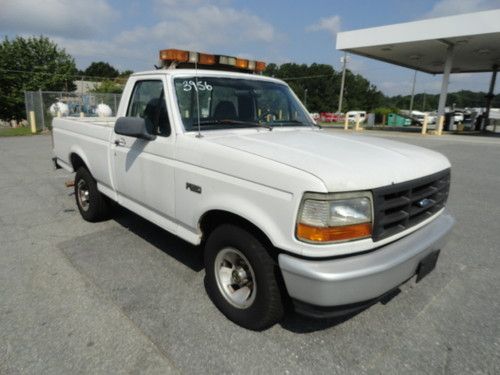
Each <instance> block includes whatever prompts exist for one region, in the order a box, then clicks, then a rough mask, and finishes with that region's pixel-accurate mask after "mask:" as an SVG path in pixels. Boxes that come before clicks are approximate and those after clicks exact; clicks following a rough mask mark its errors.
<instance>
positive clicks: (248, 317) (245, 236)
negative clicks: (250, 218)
mask: <svg viewBox="0 0 500 375" xmlns="http://www.w3.org/2000/svg"><path fill="white" fill-rule="evenodd" d="M204 255H205V272H206V277H205V286H206V289H207V293H208V295H209V297H210V298H211V300H212V302H213V303H214V304H215V306H216V307H217V308H218V309H219V310H220V311H221V312H222V313H223V314H224V315H225V316H226V317H227V318H228V319H230V320H232V321H233V322H235V323H236V324H238V325H240V326H242V327H245V328H248V329H251V330H255V331H260V330H263V329H265V328H268V327H270V326H272V325H274V324H275V323H277V322H278V321H280V320H281V318H282V317H283V314H284V307H283V300H282V290H281V288H280V286H279V283H278V280H277V277H276V273H277V267H276V263H275V261H274V260H273V259H272V258H271V256H270V255H269V253H268V251H267V249H266V247H265V246H264V244H263V243H262V242H261V241H259V239H257V237H255V236H254V235H253V234H252V233H251V232H249V231H247V230H246V229H243V228H241V227H238V226H236V225H232V224H223V225H221V226H219V227H217V228H216V229H215V230H214V231H213V232H212V233H211V234H210V235H209V237H208V239H207V241H206V244H205V254H204ZM228 259H229V260H228ZM233 262H234V263H235V264H236V265H237V266H236V267H235V264H232V263H233ZM247 263H248V264H247ZM221 265H224V266H223V267H221ZM231 266H232V267H231ZM245 266H249V267H245ZM222 269H223V270H222ZM242 269H243V271H242ZM228 270H229V271H228ZM234 272H236V275H235V274H234ZM228 275H231V277H227V276H228ZM235 277H236V279H235ZM235 280H237V281H240V282H241V284H237V283H236V281H235ZM242 280H243V281H242ZM245 280H246V281H245ZM224 281H225V282H224ZM228 284H230V285H231V286H229V287H225V286H224V285H228ZM233 286H234V288H233ZM247 288H248V289H249V290H251V292H248V290H246V289H247ZM240 290H241V292H244V294H241V295H247V296H248V297H247V298H246V299H244V298H236V296H237V295H239V294H240V293H236V294H235V292H236V291H240Z"/></svg>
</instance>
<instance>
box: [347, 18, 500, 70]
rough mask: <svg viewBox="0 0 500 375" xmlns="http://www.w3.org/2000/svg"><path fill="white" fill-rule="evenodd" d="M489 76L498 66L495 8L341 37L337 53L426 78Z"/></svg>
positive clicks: (499, 29)
mask: <svg viewBox="0 0 500 375" xmlns="http://www.w3.org/2000/svg"><path fill="white" fill-rule="evenodd" d="M450 46H454V51H453V65H452V67H451V73H465V72H491V71H493V70H494V68H493V66H495V65H500V9H497V10H491V11H484V12H477V13H469V14H462V15H457V16H449V17H440V18H432V19H426V20H421V21H414V22H407V23H400V24H394V25H388V26H381V27H373V28H368V29H361V30H354V31H346V32H341V33H339V34H338V35H337V49H339V50H343V51H346V52H351V53H354V54H357V55H362V56H365V57H369V58H372V59H376V60H381V61H385V62H388V63H392V64H395V65H400V66H404V67H407V68H410V69H415V70H419V71H422V72H426V73H431V74H440V73H443V72H444V66H445V62H446V55H447V50H448V48H449V47H450Z"/></svg>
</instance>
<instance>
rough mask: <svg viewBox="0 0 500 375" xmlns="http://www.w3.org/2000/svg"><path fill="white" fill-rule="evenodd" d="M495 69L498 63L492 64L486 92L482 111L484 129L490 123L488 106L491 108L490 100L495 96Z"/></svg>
mask: <svg viewBox="0 0 500 375" xmlns="http://www.w3.org/2000/svg"><path fill="white" fill-rule="evenodd" d="M497 70H498V65H493V73H492V74H491V81H490V90H489V91H488V94H487V95H486V110H485V111H484V129H483V130H486V127H487V126H488V125H489V124H490V108H491V102H492V101H493V98H494V97H495V94H494V92H495V82H496V80H497Z"/></svg>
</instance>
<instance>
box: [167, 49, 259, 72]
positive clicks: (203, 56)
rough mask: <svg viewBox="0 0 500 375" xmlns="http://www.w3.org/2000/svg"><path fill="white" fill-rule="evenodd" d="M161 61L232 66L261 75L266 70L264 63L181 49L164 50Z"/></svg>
mask: <svg viewBox="0 0 500 375" xmlns="http://www.w3.org/2000/svg"><path fill="white" fill-rule="evenodd" d="M160 60H162V61H165V62H169V63H192V64H198V65H212V66H230V67H233V68H236V69H241V70H249V71H252V72H257V73H260V72H262V71H264V69H265V68H266V63H265V62H263V61H255V60H247V59H242V58H239V57H233V56H225V55H211V54H208V53H200V52H194V51H184V50H180V49H162V50H161V51H160Z"/></svg>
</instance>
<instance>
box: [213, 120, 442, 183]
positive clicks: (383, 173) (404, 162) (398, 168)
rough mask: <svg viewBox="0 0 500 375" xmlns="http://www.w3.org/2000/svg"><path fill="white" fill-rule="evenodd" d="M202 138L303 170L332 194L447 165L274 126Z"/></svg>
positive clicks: (431, 157) (370, 141)
mask: <svg viewBox="0 0 500 375" xmlns="http://www.w3.org/2000/svg"><path fill="white" fill-rule="evenodd" d="M205 139H206V140H207V141H209V142H214V143H217V144H219V145H223V146H226V147H230V148H233V149H237V150H240V151H243V152H247V153H251V154H254V155H258V156H260V157H264V158H267V159H269V160H273V161H276V162H279V163H282V164H285V165H288V166H291V167H294V168H298V169H300V170H303V171H306V172H308V173H310V174H312V175H314V176H316V177H318V178H319V179H321V180H322V181H323V183H324V184H325V187H326V188H327V189H328V191H336V192H340V191H353V190H364V189H373V188H377V187H381V186H386V185H390V184H395V183H399V182H403V181H408V180H413V179H416V178H419V177H423V176H426V175H429V174H432V173H435V172H439V171H441V170H443V169H446V168H449V167H450V163H449V161H448V159H447V158H446V157H444V156H443V155H441V154H439V153H437V152H434V151H431V150H428V149H425V148H421V147H417V146H413V145H409V144H406V143H401V142H395V141H390V140H386V139H382V138H376V137H367V136H363V135H358V134H338V133H333V132H328V131H316V130H309V129H304V130H298V129H292V130H290V129H286V130H285V129H284V130H281V129H277V130H275V131H272V132H261V131H260V132H258V133H255V134H248V133H246V134H238V133H236V132H234V133H230V134H226V135H218V136H215V137H206V138H205Z"/></svg>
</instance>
